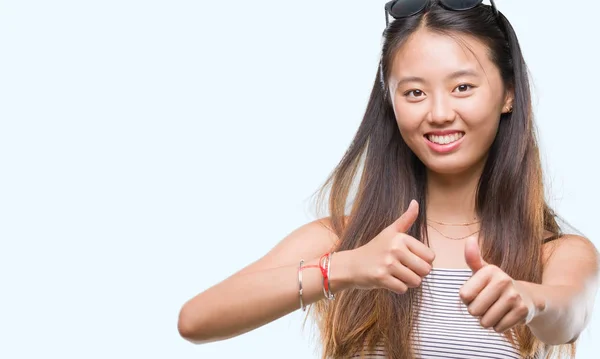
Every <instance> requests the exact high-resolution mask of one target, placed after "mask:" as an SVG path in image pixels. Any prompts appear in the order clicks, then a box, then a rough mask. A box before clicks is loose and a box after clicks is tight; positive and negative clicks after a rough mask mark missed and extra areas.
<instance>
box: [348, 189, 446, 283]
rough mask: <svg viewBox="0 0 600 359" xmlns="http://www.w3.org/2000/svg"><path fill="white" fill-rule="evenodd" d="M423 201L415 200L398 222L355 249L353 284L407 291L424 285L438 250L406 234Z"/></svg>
mask: <svg viewBox="0 0 600 359" xmlns="http://www.w3.org/2000/svg"><path fill="white" fill-rule="evenodd" d="M418 214H419V205H418V203H417V202H416V201H414V200H413V201H411V203H410V205H409V207H408V209H407V210H406V212H404V214H402V216H400V217H399V218H398V219H397V220H396V221H395V222H394V223H392V224H390V225H389V226H388V227H386V228H385V229H383V231H381V233H379V234H378V235H377V236H376V237H375V238H373V239H371V240H370V241H369V242H368V243H367V244H365V245H363V246H362V247H359V248H356V249H353V250H352V251H351V253H352V260H351V262H352V268H351V273H352V278H353V279H352V281H353V286H354V287H356V288H361V289H375V288H386V289H389V290H391V291H393V292H396V293H399V294H403V293H405V292H406V291H407V290H408V288H415V287H418V286H419V285H421V280H422V278H423V277H425V276H426V275H427V274H429V272H430V271H431V269H432V264H433V260H434V258H435V254H434V253H433V251H432V250H431V248H429V247H428V246H426V245H425V244H423V243H422V242H421V241H419V240H417V239H415V238H414V237H411V236H410V235H408V234H406V232H407V231H408V230H409V228H410V227H411V226H412V224H413V223H414V222H415V220H416V219H417V216H418Z"/></svg>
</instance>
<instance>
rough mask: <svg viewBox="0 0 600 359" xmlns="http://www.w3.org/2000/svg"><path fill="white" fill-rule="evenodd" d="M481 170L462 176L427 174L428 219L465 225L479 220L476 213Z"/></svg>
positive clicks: (462, 174)
mask: <svg viewBox="0 0 600 359" xmlns="http://www.w3.org/2000/svg"><path fill="white" fill-rule="evenodd" d="M482 170H483V168H481V169H480V170H476V171H475V170H473V171H469V172H465V173H461V174H453V175H440V174H437V173H433V172H431V171H429V172H428V173H427V207H426V208H427V218H428V219H433V220H436V221H443V222H451V223H464V222H470V221H474V220H478V218H477V213H476V212H475V200H476V194H477V186H478V184H479V178H480V177H481V172H482Z"/></svg>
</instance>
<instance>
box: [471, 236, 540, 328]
mask: <svg viewBox="0 0 600 359" xmlns="http://www.w3.org/2000/svg"><path fill="white" fill-rule="evenodd" d="M465 260H466V262H467V265H468V266H469V268H471V270H472V271H473V275H472V276H471V278H470V279H469V280H468V281H467V282H466V283H465V284H464V285H463V286H462V288H461V289H460V291H459V295H460V298H461V300H462V301H463V303H465V305H466V306H467V310H468V311H469V313H470V314H471V315H472V316H474V317H477V318H479V319H480V323H481V326H483V327H484V328H494V330H495V331H496V332H498V333H503V332H505V331H507V330H509V329H511V328H513V327H515V326H516V325H521V324H527V323H529V322H530V321H531V319H533V316H534V315H535V306H534V304H533V300H532V298H530V296H529V295H528V294H527V292H526V291H525V290H524V288H522V286H520V285H519V283H518V282H516V281H515V280H513V279H512V278H511V277H510V276H509V275H508V274H506V273H505V272H504V271H503V270H502V269H500V268H498V267H497V266H495V265H491V264H488V263H486V262H485V261H484V260H483V258H482V257H481V251H480V249H479V245H478V243H477V239H476V238H469V239H468V240H467V242H466V244H465Z"/></svg>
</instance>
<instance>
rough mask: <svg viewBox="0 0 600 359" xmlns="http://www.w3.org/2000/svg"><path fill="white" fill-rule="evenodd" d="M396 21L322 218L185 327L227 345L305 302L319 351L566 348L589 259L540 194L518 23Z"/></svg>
mask: <svg viewBox="0 0 600 359" xmlns="http://www.w3.org/2000/svg"><path fill="white" fill-rule="evenodd" d="M388 15H391V16H392V17H393V18H394V19H395V20H394V21H393V22H392V23H389V24H388V26H387V27H386V30H385V32H384V44H383V50H382V58H381V63H380V67H379V68H378V72H377V79H376V81H375V83H374V86H373V90H372V93H371V97H370V99H369V103H368V107H367V109H366V113H365V115H364V119H363V121H362V123H361V125H360V127H359V128H358V132H357V134H356V136H355V138H354V141H353V142H352V145H351V146H350V148H349V149H348V151H347V152H346V154H345V156H344V157H343V159H342V160H341V162H340V164H339V165H338V167H337V168H336V169H335V171H334V173H333V174H332V175H331V177H330V178H329V180H328V182H327V185H326V186H325V187H324V188H323V192H322V194H323V193H325V189H326V188H328V189H330V192H329V201H328V203H329V214H328V216H326V217H324V218H321V219H319V220H316V221H314V222H311V223H308V224H306V225H304V226H302V227H300V228H297V229H296V230H294V231H293V232H292V233H291V234H290V235H288V236H287V237H286V238H284V239H283V240H282V241H281V242H280V243H279V244H278V245H277V246H275V248H273V249H272V250H271V251H270V252H269V253H268V254H266V255H265V256H264V257H263V258H261V259H260V260H258V261H256V262H255V263H252V264H250V265H249V266H247V267H246V268H244V269H242V270H241V271H239V272H238V273H236V274H235V275H233V276H231V277H230V278H227V279H226V280H224V281H222V282H221V283H219V284H217V285H215V286H214V287H212V288H209V289H207V290H206V291H204V292H202V293H200V294H198V295H197V296H196V297H194V298H192V299H191V300H189V301H188V302H187V303H185V304H184V306H183V308H182V309H181V312H180V317H179V331H180V333H181V335H182V336H183V337H184V338H186V339H188V340H190V341H192V342H195V343H206V342H210V341H216V340H223V339H226V338H231V337H233V336H237V335H240V334H242V333H245V332H248V331H250V330H253V329H255V328H257V327H259V326H262V325H264V324H266V323H269V322H271V321H273V320H276V319H277V318H280V317H282V316H284V315H286V314H288V313H290V312H292V311H295V310H298V309H299V308H302V309H305V308H306V306H309V305H310V306H311V307H312V309H313V311H314V315H315V317H316V319H317V321H318V323H319V326H320V332H321V338H322V344H323V357H324V358H349V357H359V356H364V357H369V358H394V359H399V358H479V357H482V358H521V357H531V358H533V357H537V358H541V357H543V356H545V355H548V354H550V353H552V352H554V351H556V349H569V350H566V351H564V352H565V353H567V354H569V353H572V350H571V349H573V346H574V343H575V341H576V339H577V338H578V336H579V334H580V333H581V332H582V330H583V329H584V328H585V326H586V325H587V322H588V319H589V318H590V315H591V311H592V306H593V302H594V299H595V295H596V291H597V286H598V268H599V265H598V252H597V250H596V248H595V247H594V246H593V245H592V244H591V242H590V241H589V240H588V239H586V238H584V237H582V236H579V235H572V234H565V233H563V232H562V231H561V229H560V228H559V225H558V223H557V221H556V215H555V214H554V213H553V211H552V209H551V208H550V207H549V206H548V204H547V203H546V201H545V198H544V188H543V183H542V168H541V165H540V155H539V153H538V146H537V142H536V135H535V128H534V123H533V118H532V106H531V95H530V89H529V84H528V74H527V69H526V66H525V62H524V60H523V56H522V54H521V49H520V47H519V42H518V40H517V37H516V35H515V32H514V30H513V28H512V26H511V24H510V23H509V21H508V20H507V19H506V18H505V17H504V16H503V15H502V14H501V13H500V12H499V11H498V10H497V9H496V7H495V5H494V3H493V1H492V5H491V6H489V5H485V4H482V1H481V0H472V1H469V0H439V1H427V0H396V1H392V2H390V3H388V4H387V5H386V19H388ZM355 183H356V184H357V186H356V188H354V186H353V185H354V184H355ZM561 352H563V351H561Z"/></svg>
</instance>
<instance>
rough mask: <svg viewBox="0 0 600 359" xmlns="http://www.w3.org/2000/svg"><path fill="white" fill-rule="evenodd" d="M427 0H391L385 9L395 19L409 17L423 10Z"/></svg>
mask: <svg viewBox="0 0 600 359" xmlns="http://www.w3.org/2000/svg"><path fill="white" fill-rule="evenodd" d="M425 5H427V0H396V1H390V2H388V3H387V4H386V5H385V9H386V10H387V11H388V13H389V14H390V15H391V16H392V17H393V18H395V19H399V18H402V17H408V16H412V15H415V14H417V13H419V12H421V11H422V10H423V9H424V8H425Z"/></svg>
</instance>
